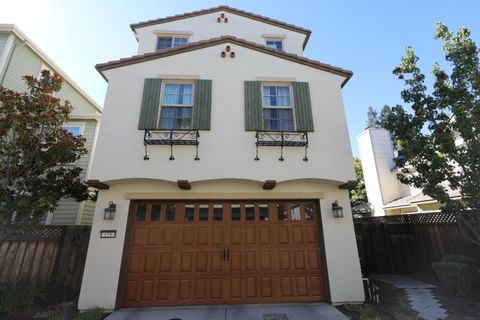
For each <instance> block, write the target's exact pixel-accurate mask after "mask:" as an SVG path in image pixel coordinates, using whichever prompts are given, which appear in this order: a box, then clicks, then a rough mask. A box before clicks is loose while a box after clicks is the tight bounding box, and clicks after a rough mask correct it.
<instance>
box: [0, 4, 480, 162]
mask: <svg viewBox="0 0 480 320" xmlns="http://www.w3.org/2000/svg"><path fill="white" fill-rule="evenodd" d="M220 4H226V5H230V6H233V7H236V8H238V9H243V10H247V11H252V12H255V13H258V14H261V15H265V16H268V17H271V18H275V19H278V20H282V21H285V22H289V23H293V24H295V25H298V26H302V27H305V28H307V29H310V30H312V36H311V38H310V41H309V43H308V45H307V47H306V50H305V56H307V57H309V58H311V59H316V60H319V61H321V62H324V63H329V64H332V65H335V66H339V67H342V68H345V69H349V70H352V71H353V73H354V76H353V78H352V79H351V80H350V82H349V83H348V84H347V85H346V86H345V87H344V89H343V96H344V103H345V108H346V113H347V120H348V127H349V132H350V137H351V141H352V148H353V154H354V155H358V149H357V142H356V137H357V135H358V134H359V133H360V132H361V131H362V130H363V129H364V127H365V119H366V111H367V108H368V106H373V107H376V108H380V107H381V106H383V105H384V104H389V105H394V104H397V103H401V100H400V94H399V93H400V90H401V89H402V82H400V81H399V80H397V79H396V78H395V77H394V76H393V75H392V70H393V68H394V67H395V66H396V65H397V64H398V62H399V60H400V57H401V56H402V55H403V53H404V51H405V46H407V45H411V46H412V47H413V48H414V50H415V52H416V53H417V55H418V56H420V58H421V60H420V66H421V67H422V69H423V70H424V72H425V73H429V72H430V70H431V66H432V64H433V62H434V61H442V58H443V56H442V51H441V43H440V42H439V41H435V40H434V39H433V35H434V32H435V24H436V22H438V21H441V22H443V23H445V24H447V25H448V26H449V28H450V29H451V30H455V31H456V30H457V29H458V28H460V27H462V26H467V27H469V28H470V29H471V30H472V36H473V38H474V39H475V40H476V41H477V43H480V19H479V17H480V15H479V12H480V2H479V1H475V0H471V1H466V0H456V1H447V0H421V1H420V0H416V1H415V0H403V1H388V0H383V1H359V0H343V1H338V0H329V1H325V0H317V1H313V0H312V1H291V0H275V1H272V0H248V1H227V0H224V1H222V2H218V1H210V0H178V1H164V0H156V1H155V0H135V1H132V0H130V1H126V0H116V1H107V0H82V1H67V0H43V1H34V0H31V1H26V0H2V5H1V7H2V10H0V23H15V24H16V25H17V26H18V27H19V28H20V29H21V30H22V31H24V32H25V33H26V34H27V35H28V36H29V37H30V38H31V39H32V40H33V41H34V42H35V43H36V44H37V45H38V46H39V47H40V48H41V49H42V50H43V51H45V52H46V53H47V54H48V55H49V56H50V57H51V58H52V59H53V60H54V61H55V62H56V63H57V64H58V65H59V66H60V67H62V69H64V70H65V71H66V72H67V73H68V74H69V75H70V77H71V78H73V79H74V80H75V81H76V82H77V83H78V84H79V85H80V86H81V87H82V88H84V89H85V90H86V91H87V92H88V93H89V94H90V95H91V96H92V97H93V98H94V99H95V100H96V101H97V102H99V104H100V105H102V104H103V100H104V98H105V91H106V87H107V84H106V82H105V81H104V80H103V78H101V76H100V75H99V74H98V73H97V71H96V70H95V68H94V66H95V64H97V63H101V62H106V61H109V60H115V59H118V58H121V57H127V56H131V55H134V54H135V53H136V49H137V48H136V45H137V43H136V41H135V38H134V36H133V34H132V32H131V30H130V27H129V25H130V23H134V22H138V21H143V20H148V19H154V18H159V17H164V16H168V15H173V14H178V13H184V12H189V11H193V10H198V9H203V8H209V7H213V6H217V5H220ZM443 65H444V66H445V64H443Z"/></svg>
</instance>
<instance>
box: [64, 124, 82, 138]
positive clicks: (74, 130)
mask: <svg viewBox="0 0 480 320" xmlns="http://www.w3.org/2000/svg"><path fill="white" fill-rule="evenodd" d="M62 128H63V129H65V130H67V131H68V132H70V133H71V134H72V135H73V136H74V137H76V136H79V135H81V134H82V126H81V125H70V124H65V125H63V126H62Z"/></svg>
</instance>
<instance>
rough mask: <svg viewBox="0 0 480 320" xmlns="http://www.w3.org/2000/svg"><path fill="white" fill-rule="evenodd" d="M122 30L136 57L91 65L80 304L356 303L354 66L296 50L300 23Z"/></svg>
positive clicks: (244, 20)
mask: <svg viewBox="0 0 480 320" xmlns="http://www.w3.org/2000/svg"><path fill="white" fill-rule="evenodd" d="M131 29H132V31H133V33H134V35H135V38H136V39H137V41H138V54H137V55H135V56H133V57H130V58H125V59H120V60H116V61H111V62H108V63H103V64H99V65H97V66H96V67H97V70H98V71H99V72H100V73H101V74H102V76H103V77H104V78H105V79H106V80H107V81H108V89H107V94H106V98H105V105H104V114H103V118H102V126H101V128H100V133H99V137H98V145H97V149H96V151H95V155H94V160H93V164H92V170H91V172H90V175H89V181H90V183H91V184H92V185H94V186H95V187H97V188H99V189H101V190H100V192H99V197H98V202H97V209H96V212H95V216H94V222H93V229H92V233H91V238H90V244H89V250H88V256H87V260H86V265H85V271H84V275H83V283H82V289H81V294H80V299H79V304H78V307H79V309H87V308H91V307H95V306H100V307H103V308H105V309H115V308H125V307H147V306H179V305H207V304H239V303H270V302H307V301H328V302H331V303H334V304H341V303H345V302H361V301H363V300H364V294H363V286H362V281H361V272H360V264H359V260H358V254H357V249H356V243H355V235H354V230H353V223H352V216H351V210H350V206H349V196H348V190H346V186H347V185H348V183H349V182H350V181H352V180H354V179H355V173H354V168H353V163H352V154H351V148H350V141H349V136H348V130H347V124H346V118H345V110H344V106H343V101H342V93H341V88H342V87H343V86H344V85H345V84H346V83H347V81H348V79H349V78H350V77H351V76H352V72H350V71H347V70H344V69H341V68H337V67H333V66H330V65H328V64H324V63H320V62H318V61H315V60H311V59H308V58H305V57H303V48H304V47H305V45H306V44H307V42H308V38H309V36H310V31H308V30H306V29H304V28H300V27H296V26H293V25H290V24H287V23H284V22H280V21H277V20H273V19H270V18H266V17H263V16H259V15H256V14H253V13H249V12H245V11H241V10H237V9H234V8H231V7H227V6H219V7H215V8H211V9H206V10H201V11H197V12H192V13H186V14H182V15H176V16H172V17H167V18H162V19H158V20H151V21H146V22H140V23H135V24H132V25H131ZM340 207H343V214H342V209H341V208H340ZM342 215H343V217H341V216H342Z"/></svg>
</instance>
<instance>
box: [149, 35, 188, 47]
mask: <svg viewBox="0 0 480 320" xmlns="http://www.w3.org/2000/svg"><path fill="white" fill-rule="evenodd" d="M160 38H172V45H171V46H170V47H169V48H165V49H159V48H158V42H159V40H160ZM180 38H185V39H187V43H186V44H185V45H188V44H189V43H190V36H189V35H182V34H177V35H173V34H157V43H156V44H155V50H167V49H172V48H178V47H175V46H174V45H173V44H174V43H175V39H180Z"/></svg>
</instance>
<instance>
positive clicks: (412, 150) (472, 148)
mask: <svg viewBox="0 0 480 320" xmlns="http://www.w3.org/2000/svg"><path fill="white" fill-rule="evenodd" d="M435 39H441V40H442V42H443V51H444V53H445V60H446V61H447V62H448V64H449V68H448V69H449V70H448V71H445V70H442V68H441V67H440V65H439V64H438V63H435V64H434V66H433V71H432V76H433V89H431V90H430V91H429V90H428V89H427V86H426V84H425V78H426V77H425V75H424V74H423V73H422V72H421V71H420V69H419V67H418V66H417V62H418V57H417V56H416V55H415V53H414V52H413V50H412V48H410V47H407V49H406V56H405V57H403V58H402V59H401V63H400V65H399V66H398V67H396V68H395V69H394V71H393V73H394V74H395V75H397V76H398V78H399V79H402V80H403V81H404V83H405V89H404V90H402V92H401V97H402V100H403V101H404V102H405V104H406V105H407V106H408V107H409V108H411V109H412V110H413V112H409V111H407V107H404V106H401V105H396V106H394V107H392V108H389V109H387V110H385V112H383V113H382V115H381V122H382V126H383V127H385V128H386V129H387V130H389V131H390V132H391V134H392V138H393V140H394V141H395V142H396V147H397V149H398V150H399V153H400V154H401V156H400V157H398V158H396V159H395V162H396V164H397V166H398V167H399V168H403V169H402V170H401V173H400V174H399V176H398V178H399V179H400V181H402V182H403V183H406V184H410V185H413V186H415V187H417V188H421V189H422V190H423V192H424V193H425V194H427V195H429V196H430V197H432V198H434V199H436V200H438V201H439V202H441V203H442V204H444V207H443V209H442V210H443V211H445V212H454V213H456V214H458V216H457V221H459V225H460V226H461V227H462V228H463V230H464V231H465V232H467V233H468V235H469V236H470V239H471V240H472V241H473V242H475V243H477V244H479V245H480V235H479V233H478V231H476V230H475V228H474V227H473V226H474V224H473V223H472V222H479V220H480V214H479V212H480V211H479V210H480V68H479V49H478V48H477V45H476V44H475V42H474V41H473V40H472V39H471V38H470V31H469V30H468V29H467V28H461V29H460V30H459V31H458V32H457V33H456V34H454V33H452V32H450V31H449V30H448V28H447V27H446V26H445V25H443V24H441V23H439V24H437V27H436V33H435ZM408 166H411V167H413V168H415V170H414V171H412V170H409V169H408ZM445 184H448V187H449V188H451V189H454V190H459V191H460V193H461V196H462V199H461V200H455V199H452V198H451V197H450V196H449V194H448V192H447V191H448V189H447V188H446V185H445Z"/></svg>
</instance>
